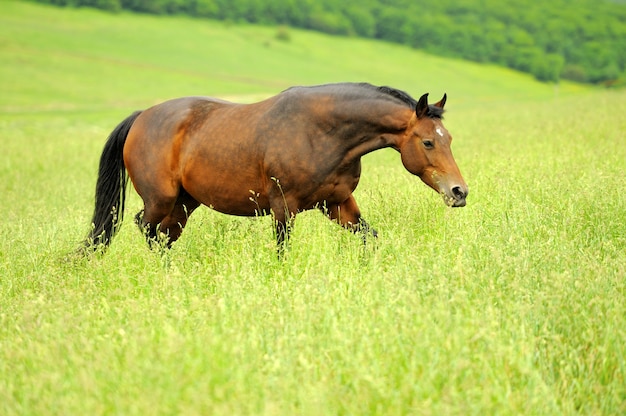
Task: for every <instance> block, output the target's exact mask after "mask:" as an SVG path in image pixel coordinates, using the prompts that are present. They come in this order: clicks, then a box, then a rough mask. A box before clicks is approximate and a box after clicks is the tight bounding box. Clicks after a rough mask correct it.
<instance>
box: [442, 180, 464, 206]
mask: <svg viewBox="0 0 626 416" xmlns="http://www.w3.org/2000/svg"><path fill="white" fill-rule="evenodd" d="M468 194H469V190H468V189H467V185H465V186H462V185H456V186H453V187H452V188H450V192H443V200H444V201H445V203H446V205H448V206H450V207H453V208H457V207H464V206H465V204H466V201H465V199H466V198H467V195H468Z"/></svg>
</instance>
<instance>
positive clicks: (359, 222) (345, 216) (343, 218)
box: [326, 195, 378, 242]
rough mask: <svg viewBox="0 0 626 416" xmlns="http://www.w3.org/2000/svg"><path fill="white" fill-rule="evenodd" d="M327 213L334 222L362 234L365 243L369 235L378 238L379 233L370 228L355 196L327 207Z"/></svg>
mask: <svg viewBox="0 0 626 416" xmlns="http://www.w3.org/2000/svg"><path fill="white" fill-rule="evenodd" d="M326 211H327V212H326V213H327V215H328V217H329V218H330V219H331V220H332V221H336V222H337V223H339V224H340V225H341V226H342V227H343V228H346V229H348V230H350V231H352V232H353V233H355V234H356V233H362V235H363V242H365V239H366V236H367V234H372V235H373V236H374V237H377V236H378V232H377V231H376V230H375V229H373V228H372V227H370V225H369V224H368V223H367V221H365V220H364V219H363V217H361V210H360V209H359V206H358V205H357V204H356V200H355V199H354V196H353V195H350V197H349V198H348V199H346V200H345V201H343V202H342V203H340V204H334V205H330V206H328V207H326Z"/></svg>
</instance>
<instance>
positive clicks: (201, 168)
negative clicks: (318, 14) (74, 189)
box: [84, 83, 468, 251]
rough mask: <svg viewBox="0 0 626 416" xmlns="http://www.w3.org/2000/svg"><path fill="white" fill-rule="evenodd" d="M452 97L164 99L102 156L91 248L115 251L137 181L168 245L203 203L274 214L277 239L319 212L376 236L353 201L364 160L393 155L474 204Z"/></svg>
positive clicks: (453, 198) (122, 130)
mask: <svg viewBox="0 0 626 416" xmlns="http://www.w3.org/2000/svg"><path fill="white" fill-rule="evenodd" d="M446 99H447V96H446V94H444V95H443V98H442V99H441V100H440V101H438V102H436V103H435V104H429V103H428V94H424V95H422V96H421V97H420V98H419V100H415V99H414V98H412V97H411V96H410V95H409V94H407V93H406V92H403V91H401V90H398V89H394V88H390V87H377V86H373V85H370V84H367V83H339V84H327V85H318V86H303V87H292V88H289V89H287V90H285V91H283V92H281V93H280V94H278V95H275V96H273V97H270V98H268V99H265V100H263V101H260V102H257V103H253V104H236V103H232V102H229V101H224V100H221V99H216V98H209V97H200V96H198V97H183V98H177V99H172V100H169V101H165V102H163V103H161V104H157V105H155V106H153V107H150V108H148V109H146V110H143V111H136V112H134V113H132V114H131V115H130V116H128V117H127V118H126V119H125V120H123V121H122V122H121V123H120V124H119V125H118V126H117V127H116V128H115V129H114V130H113V131H112V132H111V134H110V135H109V137H108V139H107V141H106V144H105V146H104V149H103V151H102V155H101V158H100V164H99V170H98V178H97V183H96V192H95V209H94V214H93V218H92V228H91V232H90V233H89V235H88V237H87V238H86V240H85V242H84V247H88V248H91V249H93V250H94V251H95V250H96V248H97V247H100V246H104V247H105V248H106V247H107V246H108V245H109V244H110V243H111V240H112V238H113V237H114V236H115V234H116V233H117V231H118V230H119V227H120V225H121V222H122V219H123V216H124V204H125V198H126V186H127V183H128V178H130V180H131V182H132V184H133V186H134V188H135V190H136V191H137V193H138V194H139V195H140V196H141V198H142V199H143V202H144V208H143V210H141V211H140V212H139V213H138V214H137V215H136V217H135V221H136V222H137V224H138V225H139V227H140V229H141V230H142V231H143V232H144V233H145V236H146V238H147V240H148V242H150V241H154V239H155V238H157V237H161V238H163V237H164V238H165V239H166V244H167V247H170V246H171V244H172V243H174V242H175V241H176V240H177V239H178V238H179V237H180V235H181V233H182V231H183V228H184V227H185V225H186V224H187V220H188V219H189V216H190V215H191V214H192V213H193V212H194V210H195V209H196V208H198V207H199V206H200V205H206V206H208V207H210V208H212V209H214V210H217V211H219V212H221V213H224V214H230V215H237V216H261V215H267V214H271V215H272V216H273V223H274V227H275V237H276V242H277V244H278V246H279V247H282V246H283V244H284V243H285V241H286V240H287V239H288V238H289V231H290V224H291V221H292V220H293V219H294V218H295V216H296V214H297V213H299V212H301V211H305V210H310V209H314V208H318V209H321V210H323V212H324V213H325V215H326V216H327V217H328V218H329V219H331V220H332V221H334V222H336V223H338V224H339V225H341V226H342V227H344V228H346V229H348V230H351V231H353V232H355V233H357V232H363V233H365V234H368V233H371V234H373V235H374V236H376V235H377V232H376V230H374V229H373V228H371V227H370V226H369V224H368V223H367V222H366V221H365V219H364V218H363V217H362V216H361V211H360V210H359V207H358V205H357V203H356V200H355V198H354V196H353V192H354V190H355V189H356V187H357V184H358V183H359V178H360V175H361V157H362V156H363V155H366V154H368V153H370V152H373V151H375V150H378V149H382V148H387V147H391V148H393V149H395V150H397V151H398V152H399V153H400V158H401V161H402V164H403V165H404V167H405V168H406V170H407V171H409V172H410V173H412V174H413V175H416V176H418V177H419V178H420V179H421V180H422V181H423V182H424V183H425V184H427V185H428V186H430V187H431V188H433V189H434V190H435V191H436V192H438V193H440V194H441V195H442V196H443V200H444V202H445V203H446V204H447V205H448V206H450V207H463V206H465V204H466V197H467V195H468V186H467V184H466V183H465V181H464V179H463V177H462V176H461V173H460V171H459V168H458V167H457V164H456V162H455V160H454V158H453V156H452V152H451V150H450V143H451V141H452V136H451V135H450V133H449V132H448V130H447V129H446V128H445V127H444V126H443V124H442V115H443V112H444V105H445V103H446Z"/></svg>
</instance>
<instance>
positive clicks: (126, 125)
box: [85, 111, 141, 251]
mask: <svg viewBox="0 0 626 416" xmlns="http://www.w3.org/2000/svg"><path fill="white" fill-rule="evenodd" d="M139 114H141V111H136V112H134V113H133V114H131V115H130V116H128V117H127V118H126V119H125V120H124V121H122V122H121V123H120V124H119V125H118V126H117V127H116V128H115V129H114V130H113V131H112V132H111V134H110V135H109V138H108V139H107V142H106V144H105V145H104V150H103V151H102V156H100V167H99V169H98V181H97V182H96V206H95V209H94V212H93V218H92V220H91V223H92V228H91V232H90V233H89V236H88V237H87V239H86V240H85V247H87V248H91V249H92V250H94V251H95V250H96V249H97V248H98V246H100V245H103V246H104V247H107V246H108V245H109V244H110V243H111V240H112V239H113V237H114V236H115V234H116V233H117V231H118V230H119V227H120V225H121V224H122V220H123V219H124V203H125V201H126V184H127V183H128V176H127V174H126V167H125V166H124V155H123V151H124V143H126V136H127V135H128V131H129V130H130V128H131V126H132V125H133V123H134V122H135V120H136V119H137V117H138V116H139Z"/></svg>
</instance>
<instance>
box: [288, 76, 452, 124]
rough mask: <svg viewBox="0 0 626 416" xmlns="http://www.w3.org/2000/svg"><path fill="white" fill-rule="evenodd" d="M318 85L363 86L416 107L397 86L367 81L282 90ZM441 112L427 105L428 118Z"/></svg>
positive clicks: (440, 116) (439, 109)
mask: <svg viewBox="0 0 626 416" xmlns="http://www.w3.org/2000/svg"><path fill="white" fill-rule="evenodd" d="M320 87H330V88H355V87H356V88H364V89H367V90H370V91H373V92H376V93H379V94H382V95H385V96H388V97H391V98H394V99H395V100H397V101H401V102H402V103H404V104H406V105H407V106H408V107H409V108H411V109H412V110H413V111H415V109H416V108H417V100H416V99H415V98H413V97H411V96H410V95H409V94H407V93H406V92H404V91H402V90H399V89H397V88H392V87H387V86H382V87H377V86H375V85H372V84H369V83H367V82H362V83H351V82H345V83H337V84H324V85H314V86H308V87H291V88H287V89H286V90H284V91H283V92H285V91H289V90H292V89H295V88H307V89H309V88H312V89H315V88H320ZM443 112H444V110H443V108H440V107H437V106H434V105H432V104H431V105H429V106H428V113H427V116H428V117H430V118H443Z"/></svg>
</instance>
